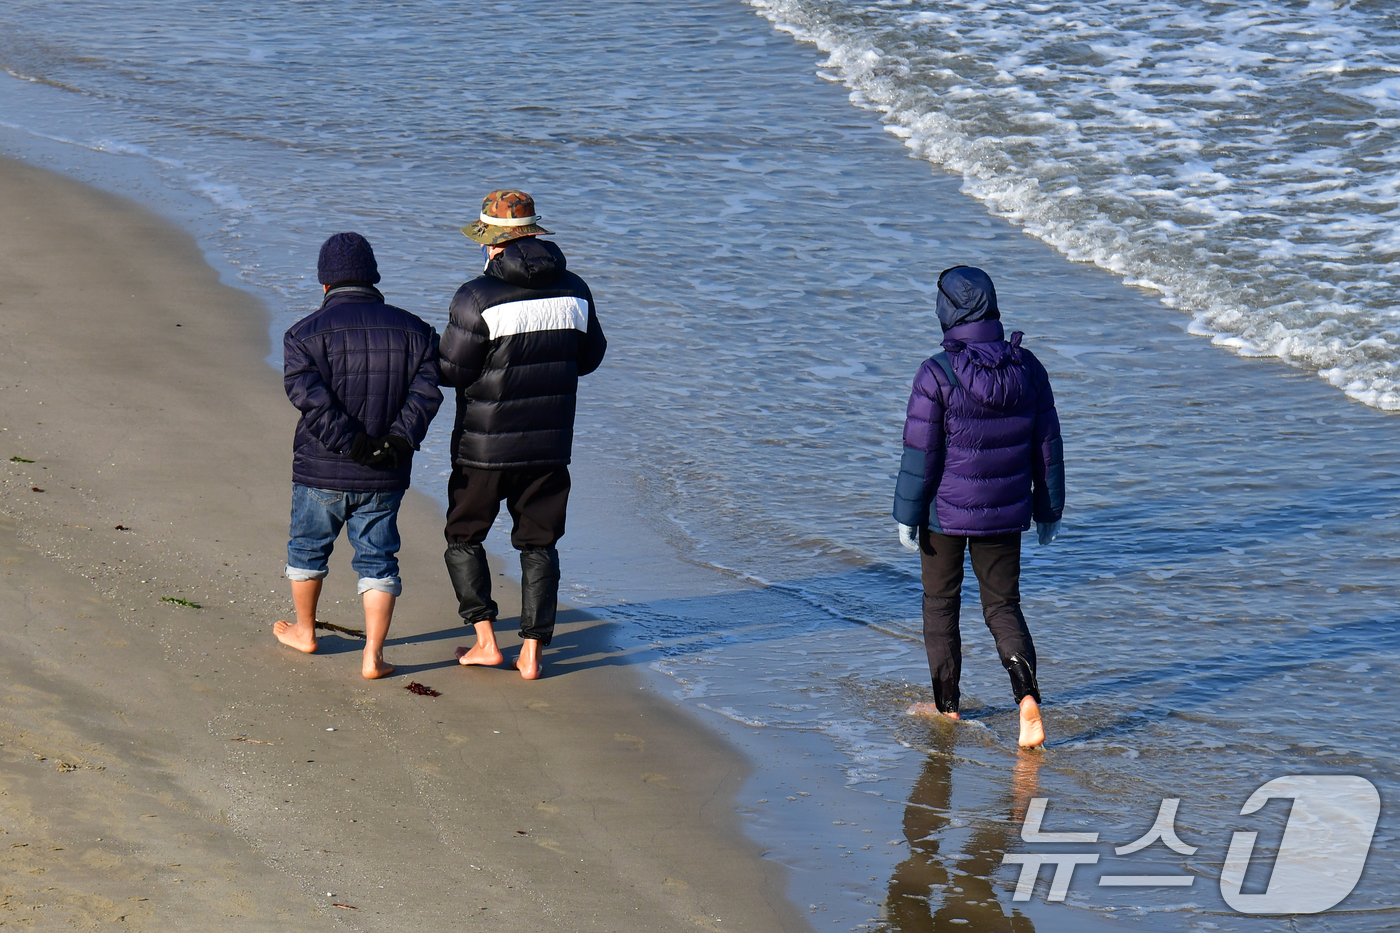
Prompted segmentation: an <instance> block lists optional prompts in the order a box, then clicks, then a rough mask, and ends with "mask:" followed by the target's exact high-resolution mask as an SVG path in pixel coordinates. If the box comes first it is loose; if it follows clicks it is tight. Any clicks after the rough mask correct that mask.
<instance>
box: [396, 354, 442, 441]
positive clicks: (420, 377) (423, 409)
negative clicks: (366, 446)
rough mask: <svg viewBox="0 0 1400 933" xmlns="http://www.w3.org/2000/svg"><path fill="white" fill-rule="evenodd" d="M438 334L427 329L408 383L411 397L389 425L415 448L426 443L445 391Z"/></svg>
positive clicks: (409, 396)
mask: <svg viewBox="0 0 1400 933" xmlns="http://www.w3.org/2000/svg"><path fill="white" fill-rule="evenodd" d="M438 377H439V374H438V335H437V331H435V330H433V329H432V328H429V329H428V339H427V340H426V341H425V342H424V346H423V350H422V355H421V356H420V357H419V359H418V371H417V372H416V373H415V374H414V376H413V381H412V382H411V383H409V386H408V398H407V399H405V400H404V403H403V408H402V409H400V410H399V416H398V417H397V418H395V419H394V423H393V425H391V426H390V428H389V433H390V434H397V435H399V436H400V437H405V438H407V439H408V440H409V441H410V442H411V443H412V444H413V449H414V450H417V449H418V445H420V444H422V443H423V438H425V437H427V435H428V425H430V424H432V423H433V416H434V415H436V414H437V411H438V406H439V405H441V404H442V392H441V391H439V390H438Z"/></svg>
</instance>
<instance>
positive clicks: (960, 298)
mask: <svg viewBox="0 0 1400 933" xmlns="http://www.w3.org/2000/svg"><path fill="white" fill-rule="evenodd" d="M937 311H938V323H939V324H942V325H943V330H944V331H947V330H948V329H949V328H952V327H957V326H958V325H959V324H967V323H970V322H972V321H995V320H998V319H1000V318H1001V311H999V310H998V309H997V290H996V288H994V287H993V286H992V277H991V276H989V275H988V274H987V273H985V272H983V271H982V270H981V269H976V268H973V267H972V266H954V267H953V268H951V269H948V270H947V271H945V272H944V273H943V274H942V275H941V276H939V277H938V304H937Z"/></svg>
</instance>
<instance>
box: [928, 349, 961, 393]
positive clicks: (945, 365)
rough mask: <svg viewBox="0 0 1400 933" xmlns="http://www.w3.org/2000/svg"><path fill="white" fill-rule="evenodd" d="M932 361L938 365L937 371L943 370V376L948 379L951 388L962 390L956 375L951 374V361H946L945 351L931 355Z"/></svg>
mask: <svg viewBox="0 0 1400 933" xmlns="http://www.w3.org/2000/svg"><path fill="white" fill-rule="evenodd" d="M933 361H934V362H935V363H937V364H938V368H939V369H941V370H943V373H944V375H946V376H947V377H948V381H949V382H951V383H952V384H953V388H955V389H961V388H962V382H961V381H959V379H958V374H957V373H955V372H953V361H952V360H950V359H948V351H947V350H944V351H942V352H940V353H935V354H934V355H933Z"/></svg>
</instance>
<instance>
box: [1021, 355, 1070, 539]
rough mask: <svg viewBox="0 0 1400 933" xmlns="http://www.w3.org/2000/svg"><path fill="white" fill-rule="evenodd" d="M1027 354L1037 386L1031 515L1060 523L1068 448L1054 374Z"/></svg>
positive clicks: (1062, 511)
mask: <svg viewBox="0 0 1400 933" xmlns="http://www.w3.org/2000/svg"><path fill="white" fill-rule="evenodd" d="M1027 355H1028V356H1030V367H1031V378H1032V379H1033V381H1034V382H1035V387H1036V409H1035V426H1034V428H1033V429H1032V435H1031V437H1032V444H1033V450H1032V452H1031V457H1032V463H1031V483H1032V490H1031V513H1032V516H1033V517H1034V518H1035V520H1036V521H1037V522H1042V523H1049V522H1058V521H1059V520H1060V517H1061V516H1062V515H1064V511H1065V445H1064V441H1063V440H1061V438H1060V416H1059V414H1058V413H1056V411H1055V393H1054V392H1053V391H1052V390H1051V389H1050V374H1049V373H1047V372H1046V371H1045V367H1044V366H1043V365H1041V362H1040V360H1038V359H1036V358H1035V356H1034V355H1031V354H1030V353H1029V352H1027Z"/></svg>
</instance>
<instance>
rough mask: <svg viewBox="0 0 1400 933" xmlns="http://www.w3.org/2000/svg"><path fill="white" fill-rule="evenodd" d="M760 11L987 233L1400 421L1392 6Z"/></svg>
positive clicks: (827, 3) (797, 5)
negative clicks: (1154, 299) (1026, 241)
mask: <svg viewBox="0 0 1400 933" xmlns="http://www.w3.org/2000/svg"><path fill="white" fill-rule="evenodd" d="M750 2H751V3H752V5H753V6H754V7H756V8H757V9H758V10H759V11H760V12H761V13H763V14H764V15H765V16H767V17H768V18H769V19H771V20H772V21H773V22H774V23H776V24H778V25H779V26H780V27H781V28H783V29H785V30H786V31H789V32H791V33H793V34H794V35H796V36H798V37H799V38H802V39H804V40H807V41H810V42H814V43H816V44H817V45H818V46H819V47H820V48H821V49H822V50H823V51H825V52H828V53H830V56H831V57H830V59H829V60H828V61H827V63H826V66H825V67H826V68H828V69H829V73H830V75H831V77H832V78H834V79H837V80H841V81H844V82H845V83H847V84H848V85H849V86H850V87H852V88H853V89H854V93H853V95H852V97H853V100H855V101H856V102H857V103H860V104H862V105H864V106H869V107H873V108H875V109H878V110H879V111H881V112H882V113H883V114H884V115H885V119H886V120H887V122H888V125H889V128H890V130H891V131H892V132H894V133H895V134H896V135H898V136H900V137H901V138H903V139H904V140H905V143H906V145H907V146H908V147H909V148H910V150H912V151H913V152H914V153H916V154H917V155H918V156H919V157H920V158H925V159H928V160H929V161H931V162H933V163H935V164H938V165H943V166H945V167H947V168H948V169H950V170H952V171H954V172H957V173H959V174H961V175H962V176H963V179H964V185H965V190H966V191H967V192H968V193H970V194H973V195H975V196H976V197H978V198H981V199H983V200H984V201H986V202H987V205H988V207H989V208H990V209H991V210H993V211H994V212H996V213H999V214H1001V215H1002V216H1004V217H1007V218H1009V219H1011V220H1013V221H1015V222H1016V223H1018V224H1024V225H1025V227H1026V229H1027V230H1028V231H1029V232H1031V233H1033V234H1035V235H1036V236H1038V237H1040V238H1041V239H1043V240H1045V241H1046V242H1047V243H1051V244H1053V245H1054V246H1055V247H1056V248H1058V249H1059V250H1060V251H1061V252H1064V253H1066V254H1067V255H1069V256H1070V257H1072V258H1074V259H1078V260H1090V261H1093V262H1095V263H1097V264H1099V265H1101V266H1103V267H1104V268H1107V269H1111V270H1113V271H1114V272H1118V273H1120V274H1123V275H1124V276H1126V277H1128V278H1129V279H1131V280H1134V281H1136V282H1137V283H1138V284H1142V285H1150V286H1151V287H1154V288H1156V289H1158V290H1160V291H1161V292H1162V293H1163V294H1164V295H1165V299H1164V300H1165V301H1166V303H1167V304H1168V305H1170V306H1172V307H1178V308H1181V309H1182V310H1186V311H1189V312H1191V313H1192V314H1193V315H1195V323H1194V330H1195V332H1197V333H1200V334H1206V335H1214V337H1215V342H1216V343H1217V344H1220V345H1223V346H1227V347H1232V348H1235V349H1236V350H1238V351H1239V352H1240V353H1242V354H1245V355H1271V356H1278V357H1281V358H1283V359H1285V360H1288V361H1290V362H1294V363H1297V364H1300V365H1303V366H1305V367H1309V368H1314V369H1321V370H1323V375H1324V376H1325V377H1326V378H1327V380H1328V381H1329V382H1330V383H1331V384H1332V385H1334V386H1338V387H1340V388H1342V389H1344V390H1345V391H1346V393H1347V394H1348V395H1350V396H1351V397H1352V398H1355V399H1358V400H1360V401H1362V402H1365V403H1366V404H1367V405H1373V406H1376V407H1379V408H1388V409H1397V408H1400V311H1397V310H1396V308H1397V306H1400V287H1398V286H1400V282H1397V279H1396V277H1395V275H1394V274H1393V270H1392V269H1391V266H1392V264H1393V263H1394V262H1395V261H1396V260H1397V258H1400V228H1397V224H1396V217H1397V214H1396V208H1397V204H1400V148H1398V147H1397V146H1396V142H1395V140H1396V130H1397V129H1400V16H1397V8H1396V7H1395V5H1394V4H1390V3H1341V2H1337V3H1334V2H1330V0H1314V2H1311V3H1301V2H1293V3H1281V2H1277V0H1253V2H1241V3H1229V4H1221V3H1214V2H1209V0H1188V2H1184V3H1175V2H1173V3H1160V2H1144V0H1139V2H1133V3H1122V2H1118V0H1089V2H1077V3H1022V2H1019V0H992V2H984V0H975V2H963V0H949V2H946V3H944V2H941V3H904V2H880V3H860V2H853V0H750Z"/></svg>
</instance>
